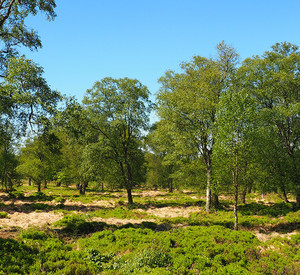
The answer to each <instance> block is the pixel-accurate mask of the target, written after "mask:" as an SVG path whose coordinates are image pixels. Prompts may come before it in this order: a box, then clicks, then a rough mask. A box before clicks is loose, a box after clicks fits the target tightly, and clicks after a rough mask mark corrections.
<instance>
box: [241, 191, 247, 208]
mask: <svg viewBox="0 0 300 275" xmlns="http://www.w3.org/2000/svg"><path fill="white" fill-rule="evenodd" d="M246 195H247V187H245V188H244V190H243V193H242V203H243V204H246Z"/></svg>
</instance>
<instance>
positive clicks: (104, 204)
mask: <svg viewBox="0 0 300 275" xmlns="http://www.w3.org/2000/svg"><path fill="white" fill-rule="evenodd" d="M64 205H67V206H87V207H89V206H93V207H95V206H96V207H104V208H110V207H114V206H115V201H114V200H103V201H93V202H92V203H82V202H80V201H75V202H74V201H70V200H66V201H65V203H64Z"/></svg>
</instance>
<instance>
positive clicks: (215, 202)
mask: <svg viewBox="0 0 300 275" xmlns="http://www.w3.org/2000/svg"><path fill="white" fill-rule="evenodd" d="M212 203H213V205H214V207H215V208H219V207H220V201H219V196H218V195H217V194H215V193H213V194H212Z"/></svg>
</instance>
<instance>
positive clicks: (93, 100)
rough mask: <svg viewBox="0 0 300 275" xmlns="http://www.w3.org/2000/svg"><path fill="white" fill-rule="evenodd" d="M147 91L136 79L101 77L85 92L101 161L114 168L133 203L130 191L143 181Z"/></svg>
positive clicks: (129, 199) (86, 104) (147, 103)
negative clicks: (143, 145) (143, 138)
mask: <svg viewBox="0 0 300 275" xmlns="http://www.w3.org/2000/svg"><path fill="white" fill-rule="evenodd" d="M149 94H150V92H149V90H148V89H147V88H146V86H144V85H142V84H141V83H140V82H139V81H138V80H135V79H128V78H123V79H113V78H104V79H102V80H101V81H98V82H96V83H95V84H94V86H93V88H92V89H90V90H87V93H86V96H85V98H84V100H83V104H84V107H85V108H86V110H87V112H88V119H89V121H90V125H91V127H92V128H93V130H94V134H96V135H97V144H98V146H99V147H98V148H99V150H100V152H101V154H100V158H101V159H102V160H103V161H104V164H105V163H109V167H108V169H111V168H112V167H111V166H112V165H113V169H114V171H116V176H117V178H118V179H119V181H120V182H122V186H123V187H124V188H125V189H126V190H127V195H128V203H129V204H131V203H133V199H132V192H131V191H132V188H133V187H134V186H135V185H136V184H138V183H139V182H140V181H141V180H142V178H143V177H142V172H143V169H142V168H143V163H144V152H143V151H142V143H141V141H142V137H143V134H144V131H146V130H147V129H148V127H149V115H150V111H151V103H150V101H149Z"/></svg>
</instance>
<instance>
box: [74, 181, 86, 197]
mask: <svg viewBox="0 0 300 275" xmlns="http://www.w3.org/2000/svg"><path fill="white" fill-rule="evenodd" d="M87 186H88V183H87V182H85V181H84V182H80V183H78V184H77V185H76V188H77V190H79V194H80V195H85V191H86V188H87Z"/></svg>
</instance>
